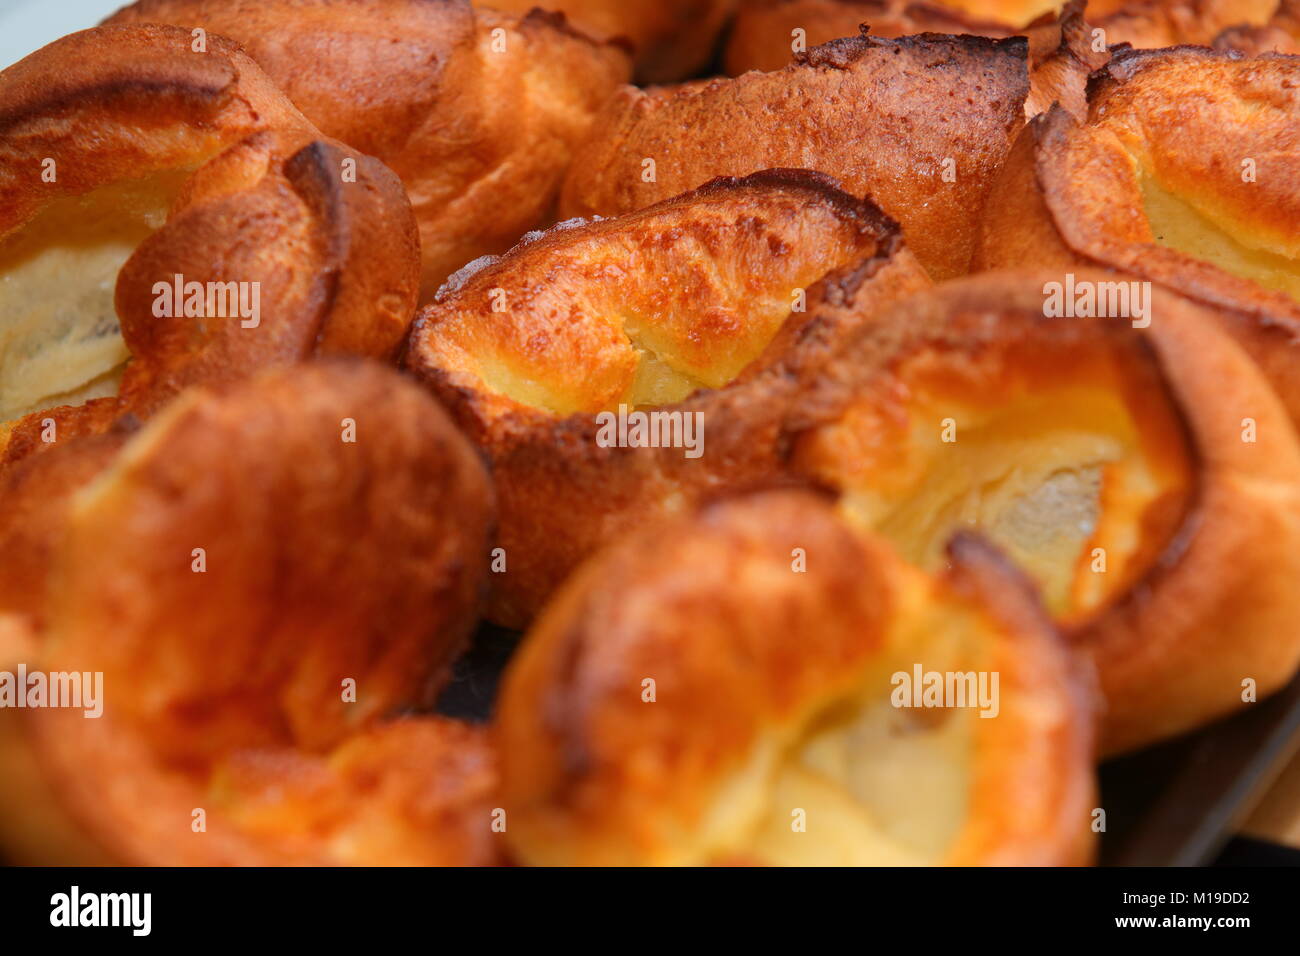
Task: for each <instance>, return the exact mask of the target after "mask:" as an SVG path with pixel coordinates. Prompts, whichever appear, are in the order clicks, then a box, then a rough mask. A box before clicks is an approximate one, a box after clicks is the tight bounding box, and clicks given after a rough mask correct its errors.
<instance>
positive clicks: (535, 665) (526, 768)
mask: <svg viewBox="0 0 1300 956" xmlns="http://www.w3.org/2000/svg"><path fill="white" fill-rule="evenodd" d="M949 554H950V560H951V566H950V567H949V568H948V570H946V571H945V572H944V573H943V574H941V575H939V576H938V577H937V578H930V577H928V576H926V575H924V574H922V573H920V572H918V571H917V570H916V569H915V568H912V567H910V566H908V565H906V564H905V563H903V562H902V561H901V560H899V558H898V557H896V556H895V554H894V553H893V552H892V550H891V549H890V548H889V547H888V546H887V545H885V544H884V543H883V542H881V541H880V540H878V539H875V538H873V537H865V538H863V537H860V536H859V535H858V534H856V533H855V532H853V531H852V530H851V529H850V528H849V527H848V526H847V525H846V524H845V523H843V522H842V521H840V520H838V519H837V518H836V517H835V514H834V512H833V510H832V509H831V508H830V507H829V506H828V505H826V504H825V503H823V502H822V501H821V500H819V499H818V498H816V497H813V496H810V495H804V494H800V493H795V492H772V493H767V494H763V495H759V496H755V497H751V498H744V499H740V500H735V501H729V502H725V503H719V504H714V505H711V506H707V507H705V508H704V509H703V510H702V511H701V512H700V513H699V514H690V515H686V516H682V517H679V518H678V519H676V520H674V521H671V522H669V523H666V524H665V525H663V526H662V527H657V528H653V529H650V530H648V531H644V532H642V533H640V534H637V535H634V536H632V537H631V538H628V539H625V540H622V541H620V542H618V543H617V544H615V545H614V546H612V547H611V548H609V549H608V550H606V551H603V552H601V553H600V554H599V555H597V556H596V557H593V558H592V559H591V560H590V561H589V562H588V563H586V564H584V565H583V567H582V568H581V570H579V571H578V573H577V574H576V575H575V576H574V577H573V578H572V579H571V580H570V581H568V582H567V583H566V584H565V586H564V588H563V589H562V590H561V592H560V593H559V594H558V595H557V596H556V598H555V600H554V602H553V603H551V604H550V605H549V606H548V607H547V609H546V611H545V612H544V613H543V614H542V616H541V617H540V618H539V619H538V621H537V623H536V625H535V626H534V627H533V629H532V630H531V631H530V632H529V634H528V635H527V636H526V637H525V639H524V642H523V644H522V645H521V646H520V649H519V651H518V652H517V655H516V657H515V658H514V659H513V660H512V661H511V663H510V666H509V668H508V670H507V673H506V677H505V682H504V686H503V689H502V693H501V699H500V703H499V707H498V713H497V719H496V723H495V725H494V728H493V730H494V735H495V736H494V739H495V742H496V744H497V748H498V756H499V760H500V764H501V788H502V795H501V799H502V803H503V805H504V807H505V808H506V810H507V812H508V813H509V815H510V827H509V830H508V833H507V838H508V840H509V842H510V846H511V848H512V850H513V851H514V853H515V855H516V856H517V857H518V859H520V860H521V861H522V862H526V863H533V864H545V865H571V864H597V865H633V864H664V865H683V864H688V865H689V864H709V863H746V864H789V865H813V866H825V865H894V864H931V865H932V864H990V865H1013V864H1040V865H1067V864H1079V863H1086V862H1088V860H1089V858H1090V855H1091V844H1092V836H1093V835H1092V833H1091V831H1090V827H1089V824H1090V812H1091V809H1092V807H1093V806H1094V791H1093V781H1092V739H1091V738H1092V712H1091V702H1092V701H1091V695H1090V694H1089V693H1088V689H1087V688H1088V684H1087V683H1086V681H1081V680H1080V675H1079V674H1077V673H1076V672H1075V671H1074V669H1073V668H1072V666H1071V659H1070V655H1069V653H1068V650H1067V649H1066V647H1065V645H1064V644H1063V642H1061V641H1060V639H1059V638H1058V636H1057V635H1056V633H1055V632H1054V631H1053V629H1052V626H1051V624H1050V622H1049V621H1048V620H1047V618H1046V616H1045V615H1044V614H1043V613H1042V611H1041V609H1040V606H1039V605H1038V603H1037V601H1036V599H1035V597H1034V595H1033V592H1032V590H1031V589H1030V588H1029V587H1028V585H1027V584H1026V583H1025V582H1024V581H1023V579H1022V578H1020V577H1019V575H1017V574H1015V573H1012V572H1011V571H1010V569H1009V568H1008V566H1007V565H1006V564H1005V563H1004V562H1003V561H1002V560H1001V559H1000V558H999V557H998V556H997V555H996V553H995V552H993V551H992V550H990V549H989V548H987V546H985V545H983V544H982V543H981V542H980V541H978V540H977V539H974V538H970V537H963V538H958V539H957V540H956V541H955V542H954V543H953V545H952V548H951V549H950V552H949ZM801 561H802V562H804V563H803V564H802V565H801ZM917 674H919V675H921V677H922V680H921V682H918V684H917V686H916V687H915V688H914V691H915V694H919V693H920V683H922V682H926V681H928V680H929V676H930V675H932V674H938V675H941V680H945V681H946V680H947V678H948V677H949V675H952V676H956V675H962V676H963V677H964V678H965V679H966V684H965V685H964V686H963V687H961V688H960V691H959V692H960V694H962V695H966V696H964V697H962V696H956V695H954V696H952V697H946V698H945V697H935V696H932V698H931V702H932V704H939V705H946V706H929V707H922V708H916V707H915V704H916V702H918V701H920V699H921V698H920V697H919V696H915V695H914V694H913V693H909V692H908V691H907V689H906V688H907V686H908V685H907V684H906V683H905V682H904V681H903V680H900V678H899V675H902V677H903V678H906V679H907V680H908V681H911V680H912V679H913V677H914V675H917ZM994 675H996V677H995V676H994ZM995 680H996V684H995V683H994V681H995ZM955 684H956V681H954V685H955ZM980 689H982V690H983V692H984V693H983V696H981V694H980ZM977 700H978V701H979V703H977ZM900 704H901V705H900ZM891 705H892V706H891ZM982 714H983V715H985V716H981V715H982ZM986 717H988V718H991V719H986Z"/></svg>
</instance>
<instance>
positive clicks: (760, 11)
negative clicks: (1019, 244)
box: [724, 0, 1300, 116]
mask: <svg viewBox="0 0 1300 956" xmlns="http://www.w3.org/2000/svg"><path fill="white" fill-rule="evenodd" d="M996 7H997V5H996V4H992V5H984V4H968V5H967V8H968V9H969V10H971V11H972V12H963V10H962V9H961V8H958V7H954V6H949V5H945V4H943V3H940V2H937V0H921V2H917V0H751V2H750V3H747V4H746V5H745V6H744V7H742V8H741V10H740V11H739V13H738V14H737V15H736V19H735V22H734V24H733V26H732V29H731V33H730V38H729V39H728V42H727V48H726V53H725V57H724V63H725V67H726V71H727V73H728V74H730V75H731V76H738V75H740V74H741V73H744V72H745V71H746V70H777V69H780V68H781V67H783V66H785V65H786V64H787V63H789V62H790V61H791V59H792V58H793V57H794V53H795V51H796V50H799V49H806V48H807V47H809V46H813V45H815V44H818V43H825V42H827V41H829V40H833V39H835V38H836V37H847V36H854V35H855V34H856V33H857V32H858V26H859V25H860V24H864V23H865V24H870V26H871V32H872V34H874V35H875V36H886V37H900V36H909V35H911V34H915V33H971V34H976V35H978V36H986V37H1008V36H1015V35H1017V34H1022V35H1025V36H1027V37H1028V38H1029V59H1030V68H1031V78H1032V87H1033V92H1031V95H1030V101H1029V103H1028V104H1027V105H1026V112H1027V113H1028V114H1029V115H1030V116H1034V115H1037V114H1038V113H1040V112H1044V111H1045V110H1046V109H1047V108H1048V107H1050V106H1051V105H1052V96H1051V93H1052V92H1053V91H1054V90H1053V84H1052V82H1051V81H1052V80H1053V79H1056V77H1055V76H1054V74H1056V73H1059V72H1060V71H1062V70H1064V69H1067V68H1069V71H1070V73H1071V74H1074V73H1076V72H1077V69H1076V67H1075V64H1074V63H1073V62H1072V61H1073V60H1078V61H1079V62H1080V63H1082V64H1083V65H1084V66H1086V67H1087V68H1088V69H1087V70H1084V71H1083V75H1082V76H1080V77H1078V81H1077V82H1071V84H1070V86H1069V93H1068V100H1067V98H1065V97H1062V96H1060V95H1058V96H1057V97H1056V98H1059V99H1061V101H1062V105H1063V106H1065V107H1066V108H1067V109H1069V110H1070V112H1072V113H1076V110H1075V109H1073V106H1072V102H1071V101H1072V100H1073V98H1074V97H1075V96H1079V97H1081V96H1082V95H1083V94H1082V82H1081V81H1082V80H1086V78H1087V72H1088V70H1097V69H1100V68H1101V66H1103V65H1104V64H1105V59H1106V51H1107V48H1108V47H1110V46H1115V45H1118V44H1120V43H1128V44H1130V45H1131V46H1134V47H1137V48H1139V49H1157V48H1160V47H1167V46H1177V45H1179V44H1189V43H1190V44H1200V45H1209V44H1211V43H1214V44H1215V45H1216V46H1221V47H1224V48H1225V49H1240V50H1243V51H1245V52H1250V53H1259V52H1267V51H1279V52H1284V53H1293V52H1296V50H1295V45H1296V42H1297V39H1300V0H1281V2H1280V3H1279V2H1278V0H1250V2H1246V3H1242V2H1241V0H1129V2H1119V3H1111V4H1099V3H1097V2H1096V0H1093V2H1091V3H1088V4H1087V6H1086V20H1085V6H1084V3H1083V0H1072V2H1070V3H1067V4H1064V5H1063V6H1062V7H1061V10H1060V12H1059V15H1058V13H1056V12H1052V11H1049V12H1046V13H1044V14H1043V16H1041V17H1039V18H1038V19H1037V20H1034V21H1032V22H1030V21H1027V20H1021V19H1015V18H1013V19H999V18H998V16H997V13H996ZM1066 25H1069V28H1068V29H1067V31H1066V32H1067V33H1073V34H1075V36H1074V37H1072V38H1067V39H1068V40H1069V42H1067V43H1064V44H1063V43H1062V36H1061V34H1062V27H1063V26H1066ZM1067 53H1068V54H1072V56H1070V57H1067V56H1066V54H1067ZM1053 61H1055V63H1054V64H1053ZM1076 86H1078V88H1079V89H1078V92H1077V93H1075V87H1076ZM1040 88H1045V89H1043V90H1042V91H1041V92H1040ZM1055 92H1056V93H1058V94H1059V93H1060V90H1059V89H1058V90H1055ZM1034 93H1038V94H1039V96H1038V99H1039V100H1040V101H1041V102H1035V95H1034Z"/></svg>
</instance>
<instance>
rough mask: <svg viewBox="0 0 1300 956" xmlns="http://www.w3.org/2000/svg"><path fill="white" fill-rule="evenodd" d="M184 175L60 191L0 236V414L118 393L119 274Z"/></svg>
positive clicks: (121, 363) (122, 348)
mask: <svg viewBox="0 0 1300 956" xmlns="http://www.w3.org/2000/svg"><path fill="white" fill-rule="evenodd" d="M184 178H185V174H184V173H180V172H175V173H166V174H162V175H159V176H154V177H151V178H149V179H144V180H138V181H132V182H126V183H118V184H115V185H112V186H107V187H104V188H102V189H97V190H94V191H93V192H90V193H87V194H85V195H82V196H75V197H71V198H67V199H61V200H58V201H56V202H54V203H51V204H50V205H49V206H47V207H46V208H45V209H44V210H42V211H41V213H39V214H38V215H37V216H36V217H35V218H34V219H33V220H32V221H30V222H29V223H27V224H26V225H25V226H23V227H22V228H20V229H18V230H17V231H16V232H14V233H12V234H11V235H10V236H8V237H7V238H6V239H4V240H3V241H2V242H0V421H5V420H10V419H14V418H17V417H19V416H22V415H25V414H27V413H29V412H33V411H38V410H41V409H44V408H50V407H53V406H55V405H76V404H81V403H84V402H86V401H88V400H90V399H92V398H96V397H101V396H105V395H113V394H116V391H117V386H118V380H119V378H120V376H121V373H122V370H123V368H124V367H125V363H126V360H127V358H128V352H127V348H126V344H125V342H124V341H123V339H122V333H121V328H120V326H119V324H118V318H117V312H116V309H115V308H114V304H113V297H114V291H115V289H116V284H117V274H118V272H119V270H120V269H121V268H122V265H123V264H124V263H125V262H126V260H127V259H128V258H130V256H131V254H132V253H133V252H134V251H135V249H136V248H137V247H138V246H139V245H140V243H141V242H143V241H144V240H145V239H146V238H147V237H148V236H149V235H150V234H151V233H153V232H154V231H156V230H157V229H158V228H160V227H161V226H162V225H163V222H164V221H165V220H166V216H167V210H168V208H169V207H170V205H171V202H172V199H173V198H174V196H175V195H176V192H177V190H178V189H179V187H180V185H181V183H182V182H183V181H184Z"/></svg>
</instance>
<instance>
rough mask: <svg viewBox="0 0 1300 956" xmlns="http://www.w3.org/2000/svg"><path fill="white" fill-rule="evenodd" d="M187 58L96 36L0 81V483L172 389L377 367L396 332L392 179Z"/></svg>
mask: <svg viewBox="0 0 1300 956" xmlns="http://www.w3.org/2000/svg"><path fill="white" fill-rule="evenodd" d="M196 42H197V41H196V40H195V39H194V38H192V37H191V35H190V34H189V33H187V32H185V31H183V30H180V29H177V28H174V27H153V26H144V27H142V26H130V27H100V28H98V29H94V30H87V31H84V32H82V33H76V34H73V35H71V36H68V37H64V38H63V39H62V40H58V41H56V42H55V43H52V44H50V45H49V46H47V47H45V48H44V49H42V50H40V51H38V52H36V53H34V54H32V55H31V56H29V57H27V58H26V59H25V60H23V61H21V62H20V63H17V64H15V65H14V66H12V67H10V68H9V69H7V70H5V71H4V72H3V73H0V197H2V198H0V279H2V281H0V461H3V460H10V461H12V460H16V459H17V458H20V457H23V456H24V455H26V454H29V453H30V452H31V451H33V450H38V449H42V448H48V447H49V446H50V444H51V443H52V442H55V441H61V440H64V439H66V438H70V437H73V436H74V435H76V434H78V433H93V432H98V431H103V430H104V429H105V428H106V427H107V426H108V425H109V423H111V422H112V421H113V419H115V418H117V417H118V416H120V415H122V414H124V413H127V412H130V413H133V414H135V415H136V416H138V417H145V416H147V415H148V414H150V413H152V412H153V411H154V410H155V409H156V408H157V407H158V406H159V405H161V404H162V403H164V402H165V401H166V400H167V399H168V398H170V397H171V396H172V395H174V394H175V393H176V392H177V391H179V390H180V389H182V388H184V387H185V386H187V385H190V384H194V383H201V382H207V381H217V380H222V379H228V378H232V377H237V376H240V375H244V374H247V373H249V372H251V371H252V370H254V369H257V368H259V367H263V366H268V365H279V364H284V363H288V362H293V361H297V360H299V359H302V358H304V357H307V356H310V355H313V354H331V353H358V354H363V355H373V356H384V357H387V356H390V355H391V354H392V353H393V351H394V349H395V347H396V345H397V344H398V342H399V341H400V339H401V337H402V335H403V334H404V332H405V330H406V326H407V325H408V323H409V321H410V317H411V315H412V314H413V313H414V307H415V301H416V291H417V288H418V285H417V283H418V245H417V237H416V234H415V228H414V222H413V220H412V217H411V211H410V207H409V204H408V203H407V200H406V196H405V194H404V193H403V191H402V187H401V183H400V182H398V180H397V178H396V177H395V176H394V175H393V174H392V173H391V172H390V171H389V170H388V169H387V168H386V167H384V166H383V165H382V164H381V163H379V162H378V161H376V160H374V159H371V158H369V157H367V156H364V155H362V154H359V153H356V152H355V151H352V150H350V149H347V148H345V147H343V146H341V145H340V144H338V143H335V142H333V141H332V140H327V139H324V138H322V137H321V135H320V133H319V132H318V131H317V130H316V129H315V128H314V127H312V126H311V124H310V123H308V122H307V121H306V120H305V119H304V118H303V117H302V115H301V114H300V113H298V111H297V110H295V109H294V108H293V106H292V105H291V104H290V103H289V101H288V100H286V99H285V98H284V96H283V94H281V93H280V92H279V91H278V90H277V89H276V88H275V87H274V86H273V85H272V83H271V81H270V80H269V79H267V77H266V75H265V74H263V73H262V71H261V70H259V69H258V68H257V66H256V64H254V63H253V62H252V60H250V59H248V57H246V56H244V54H242V53H240V52H239V50H238V49H237V48H236V47H235V46H234V45H233V44H231V43H229V42H227V41H225V40H221V39H219V38H215V37H213V38H209V39H208V40H207V41H206V45H205V46H204V49H203V51H202V52H200V51H197V50H196V49H195V47H194V44H195V43H196ZM345 173H346V175H345Z"/></svg>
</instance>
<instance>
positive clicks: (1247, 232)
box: [974, 48, 1300, 421]
mask: <svg viewBox="0 0 1300 956" xmlns="http://www.w3.org/2000/svg"><path fill="white" fill-rule="evenodd" d="M1297 110H1300V59H1296V58H1292V57H1282V56H1263V57H1259V58H1254V59H1244V58H1242V57H1241V56H1240V55H1239V54H1233V53H1220V52H1214V51H1211V50H1207V49H1196V48H1177V49H1171V50H1162V51H1142V52H1134V51H1121V52H1118V53H1117V54H1116V56H1115V58H1114V60H1113V61H1112V62H1111V64H1110V65H1109V66H1108V67H1107V68H1106V70H1105V71H1104V73H1102V74H1101V75H1100V76H1099V77H1098V78H1097V80H1096V81H1095V82H1094V84H1093V86H1092V88H1091V90H1090V94H1089V111H1088V115H1087V119H1086V121H1084V122H1075V121H1074V120H1073V119H1071V117H1069V116H1067V115H1065V114H1064V113H1063V112H1061V111H1059V110H1058V111H1055V112H1053V113H1050V114H1048V115H1046V116H1045V117H1043V118H1042V119H1041V120H1039V121H1035V122H1034V123H1033V124H1031V125H1030V126H1029V127H1027V128H1026V130H1025V131H1024V133H1023V134H1022V135H1021V137H1020V139H1019V140H1018V142H1017V143H1016V146H1015V148H1014V149H1013V151H1012V155H1011V157H1010V158H1009V159H1008V161H1007V164H1006V166H1005V168H1004V169H1003V170H1002V172H1001V173H1000V174H999V176H998V179H997V182H996V184H995V186H994V187H993V190H992V192H991V193H990V196H989V202H988V205H987V206H986V209H985V217H984V223H983V230H982V235H981V237H980V247H979V249H978V250H977V252H976V255H975V260H974V262H975V266H976V268H999V267H1006V266H1038V265H1054V266H1058V267H1066V266H1069V267H1074V266H1077V265H1094V266H1103V267H1107V268H1111V269H1115V270H1122V271H1123V272H1126V273H1129V274H1131V275H1132V276H1135V277H1138V278H1141V279H1145V280H1150V281H1153V282H1157V283H1160V284H1161V285H1165V286H1167V287H1169V288H1172V289H1175V290H1177V291H1178V292H1180V293H1182V294H1183V295H1186V296H1188V297H1190V298H1193V299H1196V300H1198V301H1200V302H1203V303H1206V304H1208V305H1211V306H1214V307H1215V308H1216V309H1217V310H1218V311H1219V314H1220V316H1221V321H1222V322H1223V324H1224V326H1225V328H1227V329H1228V330H1229V331H1230V332H1231V333H1232V334H1233V336H1234V337H1235V338H1236V339H1237V341H1238V342H1239V343H1240V344H1241V345H1242V346H1244V347H1245V349H1246V350H1247V351H1248V352H1249V353H1250V354H1251V356H1252V357H1253V358H1255V360H1256V361H1258V362H1259V363H1260V365H1261V367H1262V368H1263V369H1264V371H1265V372H1266V373H1267V374H1268V377H1269V379H1270V381H1271V382H1272V383H1273V385H1274V387H1275V388H1276V389H1277V391H1278V394H1279V395H1280V396H1281V397H1282V400H1283V402H1284V403H1285V404H1286V406H1287V408H1288V409H1289V411H1290V413H1291V416H1292V418H1293V419H1295V420H1297V421H1300V233H1297V231H1296V228H1295V224H1296V222H1297V221H1300V129H1298V128H1297V126H1296V123H1295V116H1296V113H1297Z"/></svg>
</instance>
